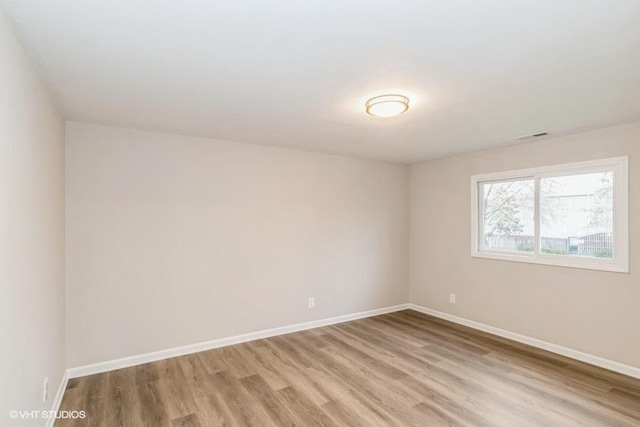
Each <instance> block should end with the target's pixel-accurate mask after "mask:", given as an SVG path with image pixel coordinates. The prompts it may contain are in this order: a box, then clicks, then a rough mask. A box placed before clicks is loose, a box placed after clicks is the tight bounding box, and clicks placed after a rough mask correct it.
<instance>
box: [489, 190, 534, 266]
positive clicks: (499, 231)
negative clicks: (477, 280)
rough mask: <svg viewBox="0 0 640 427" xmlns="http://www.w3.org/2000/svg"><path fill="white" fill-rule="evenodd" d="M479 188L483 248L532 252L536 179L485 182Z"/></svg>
mask: <svg viewBox="0 0 640 427" xmlns="http://www.w3.org/2000/svg"><path fill="white" fill-rule="evenodd" d="M480 187H481V188H480V194H481V195H482V200H481V203H482V206H481V207H482V213H481V215H482V218H481V220H482V238H481V239H480V250H483V251H491V250H507V251H517V252H524V253H533V249H534V248H533V242H534V225H533V212H534V209H533V204H534V191H533V188H534V181H533V179H523V180H516V181H500V182H484V183H481V184H480Z"/></svg>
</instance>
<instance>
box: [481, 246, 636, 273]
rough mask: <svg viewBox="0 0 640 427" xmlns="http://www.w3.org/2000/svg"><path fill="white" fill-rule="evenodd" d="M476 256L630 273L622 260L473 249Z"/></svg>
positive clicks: (626, 264)
mask: <svg viewBox="0 0 640 427" xmlns="http://www.w3.org/2000/svg"><path fill="white" fill-rule="evenodd" d="M471 256H472V257H474V258H486V259H494V260H500V261H512V262H524V263H528V264H541V265H551V266H554V267H567V268H579V269H586V270H600V271H609V272H615V273H629V265H628V263H624V262H620V260H615V259H614V260H603V259H597V258H589V257H576V258H567V257H565V256H562V255H534V254H530V255H527V254H516V253H513V252H484V251H482V252H481V251H472V252H471Z"/></svg>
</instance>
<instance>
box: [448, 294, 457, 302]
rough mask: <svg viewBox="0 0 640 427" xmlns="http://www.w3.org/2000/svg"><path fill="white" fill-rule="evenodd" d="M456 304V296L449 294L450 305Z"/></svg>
mask: <svg viewBox="0 0 640 427" xmlns="http://www.w3.org/2000/svg"><path fill="white" fill-rule="evenodd" d="M455 303H456V294H449V304H455Z"/></svg>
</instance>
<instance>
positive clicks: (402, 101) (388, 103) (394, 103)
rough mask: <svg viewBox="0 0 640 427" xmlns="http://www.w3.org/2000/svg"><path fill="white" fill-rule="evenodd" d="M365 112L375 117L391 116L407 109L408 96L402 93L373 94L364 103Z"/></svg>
mask: <svg viewBox="0 0 640 427" xmlns="http://www.w3.org/2000/svg"><path fill="white" fill-rule="evenodd" d="M365 106H366V108H367V114H370V115H372V116H375V117H393V116H397V115H398V114H402V113H404V112H405V111H407V110H408V109H409V98H407V97H406V96H403V95H380V96H375V97H373V98H371V99H370V100H368V101H367V103H366V104H365Z"/></svg>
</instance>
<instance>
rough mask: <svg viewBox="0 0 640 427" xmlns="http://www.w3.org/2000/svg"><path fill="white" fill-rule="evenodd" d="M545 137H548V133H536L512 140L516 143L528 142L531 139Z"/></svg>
mask: <svg viewBox="0 0 640 427" xmlns="http://www.w3.org/2000/svg"><path fill="white" fill-rule="evenodd" d="M547 135H549V133H548V132H538V133H532V134H531V135H522V136H519V137H517V138H514V139H515V140H516V141H528V140H530V139H533V138H540V137H541V136H547Z"/></svg>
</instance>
